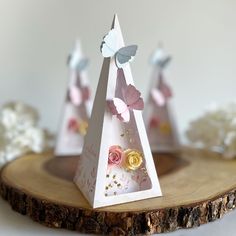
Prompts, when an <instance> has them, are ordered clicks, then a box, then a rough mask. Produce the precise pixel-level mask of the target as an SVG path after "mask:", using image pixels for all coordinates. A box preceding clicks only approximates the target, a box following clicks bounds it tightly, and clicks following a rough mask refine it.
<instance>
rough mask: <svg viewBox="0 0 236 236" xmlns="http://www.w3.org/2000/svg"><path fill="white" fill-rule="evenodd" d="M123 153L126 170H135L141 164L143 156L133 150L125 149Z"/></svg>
mask: <svg viewBox="0 0 236 236" xmlns="http://www.w3.org/2000/svg"><path fill="white" fill-rule="evenodd" d="M124 153H125V167H126V168H127V169H128V170H136V169H138V168H139V167H140V166H141V164H142V163H143V154H142V153H141V152H139V151H137V150H135V149H127V150H125V151H124Z"/></svg>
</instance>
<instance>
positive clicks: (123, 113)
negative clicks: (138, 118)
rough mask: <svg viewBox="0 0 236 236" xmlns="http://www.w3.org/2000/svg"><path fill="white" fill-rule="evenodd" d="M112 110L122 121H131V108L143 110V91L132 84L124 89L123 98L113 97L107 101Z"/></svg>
mask: <svg viewBox="0 0 236 236" xmlns="http://www.w3.org/2000/svg"><path fill="white" fill-rule="evenodd" d="M107 104H108V107H109V109H110V112H111V113H112V114H113V115H116V116H117V118H118V119H119V120H120V121H123V122H129V120H130V110H143V108H144V102H143V99H142V98H141V93H140V92H139V91H138V90H137V89H136V88H135V87H134V86H133V85H131V84H129V85H128V86H127V87H126V89H124V90H123V100H122V99H120V98H113V99H112V100H109V101H107Z"/></svg>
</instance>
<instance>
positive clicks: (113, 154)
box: [108, 145, 123, 165]
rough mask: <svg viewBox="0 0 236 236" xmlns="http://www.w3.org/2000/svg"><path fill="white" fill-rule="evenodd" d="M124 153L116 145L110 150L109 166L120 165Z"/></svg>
mask: <svg viewBox="0 0 236 236" xmlns="http://www.w3.org/2000/svg"><path fill="white" fill-rule="evenodd" d="M122 157H123V151H122V149H121V147H120V146H118V145H114V146H111V147H110V148H109V156H108V164H110V165H119V164H120V163H121V161H122Z"/></svg>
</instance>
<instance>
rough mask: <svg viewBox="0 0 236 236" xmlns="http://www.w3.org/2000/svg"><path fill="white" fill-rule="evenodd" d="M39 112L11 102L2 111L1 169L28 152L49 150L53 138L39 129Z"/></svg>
mask: <svg viewBox="0 0 236 236" xmlns="http://www.w3.org/2000/svg"><path fill="white" fill-rule="evenodd" d="M38 121H39V116H38V113H37V111H36V110H35V109H34V108H32V107H30V106H28V105H25V104H23V103H20V102H10V103H7V104H5V105H4V106H3V107H2V108H1V109H0V167H1V166H2V165H4V164H5V163H6V162H8V161H11V160H13V159H15V158H16V157H18V156H20V155H23V154H25V153H27V152H30V151H33V152H36V153H39V152H42V151H44V150H45V149H46V148H48V145H49V141H51V136H50V135H49V134H48V132H46V131H45V130H43V129H41V128H38V127H37V124H38Z"/></svg>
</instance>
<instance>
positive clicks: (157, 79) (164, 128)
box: [143, 48, 179, 153]
mask: <svg viewBox="0 0 236 236" xmlns="http://www.w3.org/2000/svg"><path fill="white" fill-rule="evenodd" d="M168 57H169V56H168V55H167V54H165V53H164V52H163V49H162V48H158V49H157V51H156V52H155V53H154V56H153V60H152V64H154V71H153V76H152V80H151V84H150V87H149V92H148V99H147V102H146V104H145V109H144V114H143V115H144V121H145V125H146V130H147V134H148V139H149V143H150V146H151V150H152V152H159V153H166V152H168V153H171V152H177V151H178V150H179V140H178V132H177V128H176V123H175V116H174V114H173V109H172V105H171V99H172V98H169V99H168V98H164V100H165V101H164V104H162V105H158V104H157V103H156V102H155V100H154V99H153V94H152V92H153V90H158V91H161V87H162V86H163V84H164V85H165V86H168V87H169V85H168V84H167V82H166V78H165V77H166V65H165V64H166V63H165V61H167V60H168Z"/></svg>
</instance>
